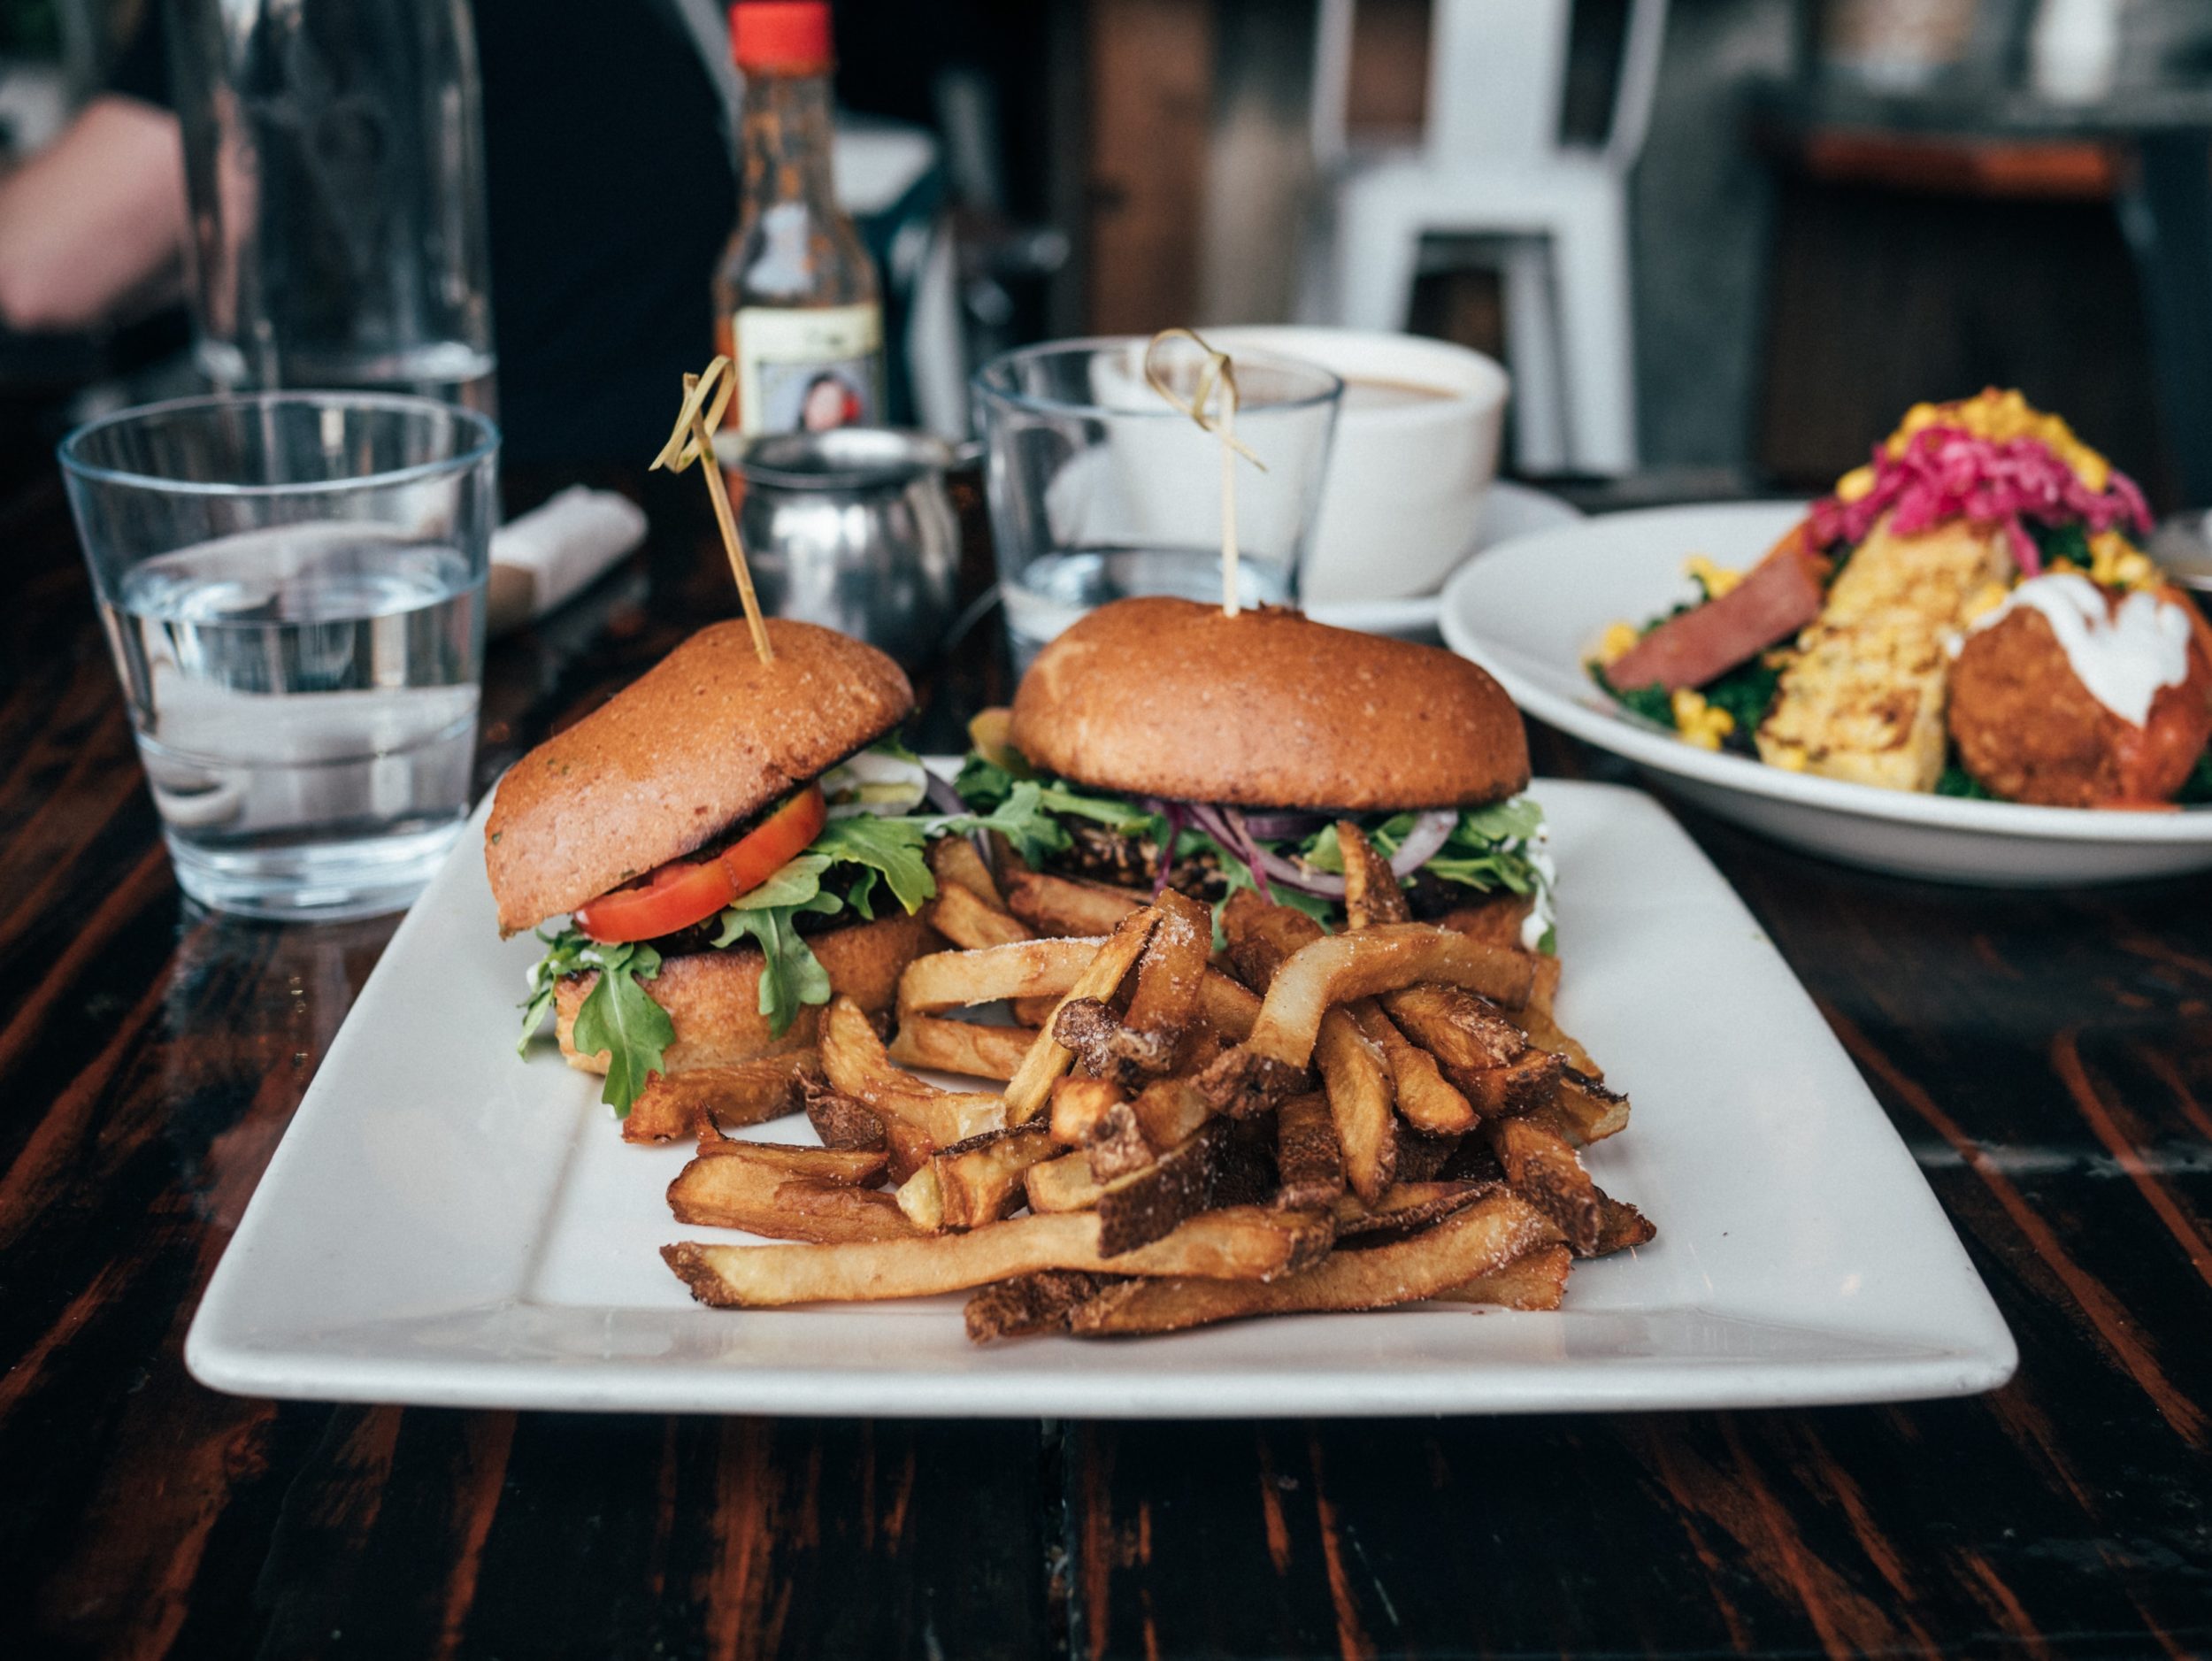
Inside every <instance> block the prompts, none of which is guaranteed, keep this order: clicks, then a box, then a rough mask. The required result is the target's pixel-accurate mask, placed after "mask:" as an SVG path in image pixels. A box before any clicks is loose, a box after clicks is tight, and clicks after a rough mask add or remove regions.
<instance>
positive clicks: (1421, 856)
mask: <svg viewBox="0 0 2212 1661" xmlns="http://www.w3.org/2000/svg"><path fill="white" fill-rule="evenodd" d="M1458 823H1459V815H1458V813H1457V812H1456V811H1454V810H1452V809H1450V808H1436V809H1432V811H1429V812H1426V813H1424V814H1422V815H1421V817H1420V818H1419V819H1416V820H1415V821H1414V825H1413V828H1412V830H1411V831H1409V832H1408V833H1407V835H1406V839H1405V841H1404V842H1401V843H1400V844H1399V845H1398V851H1397V852H1396V853H1394V854H1393V855H1391V856H1390V869H1391V871H1392V872H1393V873H1395V874H1396V875H1397V876H1398V877H1400V878H1401V879H1402V878H1406V877H1409V876H1411V875H1412V874H1413V873H1415V872H1417V871H1418V870H1419V869H1420V868H1421V867H1422V866H1423V865H1426V864H1428V862H1429V861H1430V860H1432V859H1433V858H1435V857H1436V856H1437V855H1438V854H1439V853H1440V852H1441V851H1442V850H1443V847H1444V844H1445V843H1446V842H1449V841H1451V839H1452V827H1454V826H1455V825H1457V824H1458Z"/></svg>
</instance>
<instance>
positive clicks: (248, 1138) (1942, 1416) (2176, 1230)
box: [0, 481, 2212, 1661]
mask: <svg viewBox="0 0 2212 1661" xmlns="http://www.w3.org/2000/svg"><path fill="white" fill-rule="evenodd" d="M686 482H688V481H686ZM531 494H532V492H530V491H528V490H526V489H523V488H518V487H511V488H510V494H509V500H510V505H511V507H512V506H520V505H526V504H527V502H528V500H529V499H530V496H531ZM649 507H650V509H651V511H653V513H654V515H655V523H656V527H657V539H656V541H655V542H654V543H653V544H651V545H650V546H649V550H648V553H647V556H646V557H644V558H641V559H640V560H639V561H638V562H636V563H635V564H634V565H633V566H632V567H631V568H629V569H628V570H627V571H626V573H623V574H621V575H619V576H618V577H615V578H613V579H611V580H610V581H608V582H606V583H604V584H603V585H602V586H601V587H600V588H597V589H595V590H594V591H593V593H592V594H591V595H589V596H587V597H586V598H585V599H583V600H582V601H580V603H579V604H577V605H576V606H575V607H573V608H572V609H571V610H570V611H567V612H565V613H564V614H562V615H560V616H559V617H557V618H556V619H553V620H551V621H550V622H549V623H548V624H546V625H544V626H542V627H540V628H539V629H538V630H536V631H535V632H534V633H532V634H528V635H526V636H525V637H522V638H519V639H517V640H513V641H510V642H505V643H503V644H502V645H500V646H499V647H497V648H496V649H495V650H494V652H493V654H492V657H491V660H490V665H489V671H488V681H487V712H486V737H485V743H484V749H483V756H482V758H481V773H480V779H482V780H484V781H488V780H489V778H490V777H491V776H492V775H493V774H494V773H495V771H496V769H497V768H498V767H499V766H501V765H503V763H504V762H505V761H506V760H507V759H509V758H511V757H512V756H513V755H514V754H515V753H517V751H518V749H519V748H520V747H522V746H525V745H526V744H527V743H529V742H533V741H534V740H536V739H537V738H539V737H540V736H541V735H542V734H545V733H546V732H547V731H548V730H549V728H550V727H554V726H556V725H557V724H559V723H560V722H562V721H564V720H565V719H572V718H573V717H574V716H575V715H576V714H577V713H578V712H580V711H582V710H584V709H585V708H588V706H589V705H590V704H592V703H593V702H594V701H595V699H597V698H599V697H601V696H604V695H605V694H606V692H607V691H609V690H610V689H611V688H613V687H615V686H616V685H618V684H619V683H620V682H621V681H624V680H625V679H626V678H627V677H629V676H630V675H631V674H633V673H635V672H636V671H638V670H640V669H641V668H642V667H644V666H645V665H646V664H647V663H648V662H649V661H650V660H651V659H652V658H653V657H655V656H656V655H657V653H658V652H659V651H661V650H664V648H665V647H666V646H667V645H668V644H669V643H670V642H672V641H673V640H674V639H675V638H677V637H678V636H679V635H680V633H681V632H682V631H683V630H684V629H685V628H686V627H687V626H690V625H692V624H695V623H696V622H698V621H701V620H703V619H705V618H706V617H707V616H710V615H713V614H717V613H719V612H721V611H726V609H727V602H726V597H725V596H726V587H724V586H722V584H723V581H724V580H723V579H721V578H719V577H718V573H717V570H716V565H715V563H714V560H713V558H712V557H711V555H710V554H703V551H702V550H701V548H700V546H699V544H698V542H697V541H696V540H695V539H696V534H697V532H698V529H699V524H698V519H697V516H696V514H695V512H693V511H691V504H689V502H688V499H687V497H686V498H681V499H680V498H678V497H674V496H659V497H656V498H653V499H651V500H650V501H649ZM0 558H4V559H5V561H6V569H7V572H8V575H9V577H10V579H11V581H10V595H11V603H10V604H8V605H7V606H6V607H5V608H0V952H4V961H5V963H6V964H7V965H9V968H10V971H11V977H10V984H9V992H10V996H8V998H7V999H6V1002H5V1004H4V1006H0V1365H4V1368H5V1371H4V1373H0V1656H6V1657H18V1656H46V1655H54V1656H94V1655H112V1656H130V1657H151V1656H157V1655H165V1654H166V1655H180V1656H186V1655H189V1656H212V1657H242V1656H247V1655H257V1656H266V1657H295V1656H319V1655H330V1656H361V1657H377V1658H379V1661H386V1658H388V1657H415V1656H437V1657H452V1656H468V1657H503V1658H511V1657H530V1656H566V1655H574V1656H584V1657H660V1656H694V1655H697V1656H716V1657H721V1656H752V1655H764V1654H778V1655H820V1656H873V1655H901V1656H916V1657H1000V1656H1003V1657H1041V1656H1052V1655H1070V1656H1079V1657H1107V1656H1132V1657H1135V1656H1145V1657H1150V1656H1181V1655H1192V1654H1206V1655H1224V1656H1326V1655H1342V1656H1346V1657H1356V1656H1367V1655H1378V1656H1379V1655H1408V1656H1425V1657H1426V1656H1472V1655H1484V1656H1518V1655H1536V1654H1542V1655H1547V1656H1549V1655H1562V1654H1566V1655H1577V1656H1582V1655H1617V1654H1629V1653H1634V1654H1663V1655H1669V1656H1681V1655H1706V1654H1715V1653H1725V1652H1737V1651H1747V1652H1754V1653H1757V1654H1761V1655H1801V1654H1817V1653H1826V1654H1831V1655H1839V1654H1846V1653H1852V1652H1858V1651H1866V1650H1875V1651H1884V1652H1906V1653H1916V1654H1919V1653H1925V1654H1935V1653H1943V1654H1985V1653H1986V1654H1995V1653H2011V1652H2017V1653H2020V1654H2023V1655H2031V1656H2041V1655H2060V1656H2087V1655H2112V1656H2156V1655H2175V1656H2177V1655H2185V1654H2190V1653H2193V1652H2198V1651H2200V1650H2212V1455H2208V1451H2207V1443H2208V1439H2212V883H2207V882H2204V881H2184V882H2170V883H2162V884H2147V885H2143V886H2139V887H2134V888H2116V889H2105V890H2096V891H2084V892H2080V893H2063V894H1997V893H1977V892H1972V891H1968V890H1960V889H1947V888H1933V887H1926V886H1922V885H1917V884H1914V883H1909V882H1902V881H1893V880H1885V879H1882V878H1879V877H1873V876H1866V875H1860V874H1856V873H1851V872H1847V871H1843V870H1839V869H1837V868H1834V867H1832V866H1828V865H1821V864H1818V863H1816V862H1814V861H1812V860H1809V859H1806V858H1802V857H1799V856H1797V855H1795V854H1792V853H1788V852H1785V851H1783V850H1778V849H1776V848H1774V847H1771V846H1769V845H1768V844H1766V843H1763V842H1759V841H1756V840H1755V839H1753V838H1751V837H1749V836H1747V835H1744V834H1740V833H1739V832H1736V831H1732V830H1730V829H1728V828H1726V827H1722V826H1719V825H1717V824H1714V823H1712V822H1710V821H1708V820H1703V819H1695V818H1689V819H1688V823H1689V824H1690V826H1691V828H1692V830H1693V831H1694V834H1696V836H1697V838H1698V840H1699V841H1700V842H1701V843H1702V844H1703V846H1704V847H1705V848H1706V849H1707V850H1709V852H1710V853H1711V854H1712V856H1713V857H1714V858H1715V859H1716V860H1717V862H1718V863H1719V865H1720V866H1721V868H1722V869H1723V870H1724V872H1725V873H1727V874H1728V876H1729V878H1730V880H1732V881H1733V882H1734V883H1735V885H1736V887H1737V888H1738V889H1739V890H1740V892H1741V893H1742V894H1743V896H1745V898H1746V899H1747V901H1749V903H1750V904H1751V906H1752V908H1753V909H1754V910H1755V911H1756V912H1757V913H1758V914H1759V917H1760V919H1762V921H1763V923H1764V925H1765V927H1766V928H1767V929H1768V931H1769V932H1770V934H1771V935H1772V937H1773V938H1774V940H1775V941H1776V942H1777V943H1778V945H1779V946H1780V947H1781V949H1782V950H1783V951H1784V952H1785V953H1786V955H1787V957H1789V960H1790V962H1791V963H1792V965H1793V966H1794V967H1795V969H1796V970H1797V972H1798V973H1799V974H1800V975H1801V977H1802V978H1803V979H1804V980H1805V982H1806V984H1807V985H1808V986H1809V987H1810V988H1811V989H1812V991H1813V994H1814V996H1816V998H1818V999H1819V1001H1820V1004H1821V1006H1822V1008H1823V1009H1824V1011H1826V1012H1827V1015H1828V1018H1829V1019H1830V1020H1831V1021H1832V1024H1833V1025H1834V1027H1835V1029H1836V1031H1837V1033H1838V1034H1839V1036H1840V1037H1841V1038H1842V1040H1843V1042H1845V1044H1846V1045H1847V1047H1848V1049H1849V1050H1850V1052H1851V1054H1852V1055H1853V1056H1854V1057H1855V1058H1856V1059H1857V1061H1858V1063H1859V1065H1860V1066H1861V1068H1862V1069H1863V1071H1864V1072H1865V1073H1866V1076H1867V1078H1868V1079H1869V1080H1870V1082H1871V1083H1872V1085H1873V1088H1874V1089H1875V1091H1876V1093H1877V1094H1878V1096H1880V1098H1881V1100H1882V1103H1883V1104H1884V1106H1885V1107H1886V1109H1887V1110H1888V1111H1889V1112H1890V1114H1891V1115H1892V1117H1893V1119H1894V1120H1895V1121H1896V1125H1897V1128H1898V1130H1899V1132H1900V1133H1901V1134H1902V1135H1903V1136H1904V1138H1905V1139H1906V1141H1907V1142H1909V1144H1910V1145H1911V1147H1912V1149H1913V1150H1914V1151H1915V1153H1916V1156H1917V1157H1918V1158H1919V1161H1920V1164H1921V1166H1922V1168H1923V1169H1924V1171H1925V1173H1926V1174H1927V1177H1928V1180H1929V1181H1930V1182H1931V1183H1932V1185H1933V1186H1934V1188H1935V1191H1936V1193H1937V1194H1938V1196H1939V1197H1940V1198H1941V1200H1942V1202H1943V1204H1944V1206H1945V1207H1946V1209H1947V1211H1948V1212H1949V1214H1950V1217H1951V1219H1952V1221H1953V1223H1954V1224H1955V1226H1956V1227H1957V1229H1958V1231H1959V1233H1960V1234H1961V1235H1962V1237H1963V1239H1964V1240H1965V1242H1966V1244H1967V1247H1968V1249H1969V1250H1970V1252H1971V1254H1972V1256H1973V1259H1974V1262H1975V1264H1976V1265H1977V1267H1978V1269H1979V1270H1980V1272H1981V1273H1982V1275H1983V1277H1984V1278H1985V1280H1987V1281H1988V1283H1989V1286H1990V1288H1991V1289H1992V1291H1993V1292H1994V1294H1995V1295H1996V1297H1997V1301H1998V1303H2000V1304H2001V1306H2002V1308H2003V1310H2004V1312H2005V1315H2006V1318H2007V1319H2008V1320H2009V1321H2010V1322H2011V1324H2012V1328H2013V1331H2014V1333H2015V1334H2016V1335H2017V1337H2018V1339H2019V1342H2020V1350H2021V1367H2020V1373H2019V1376H2018V1378H2017V1379H2016V1380H2015V1381H2014V1383H2013V1384H2012V1385H2010V1386H2009V1387H2008V1388H2006V1389H2004V1390H2002V1391H2001V1392H1999V1393H1998V1394H1996V1395H1994V1396H1986V1397H1983V1398H1980V1399H1978V1400H1971V1401H1955V1402H1939V1403H1926V1404H1922V1405H1898V1406H1886V1407H1866V1408H1837V1409H1827V1410H1822V1411H1802V1412H1755V1413H1754V1412H1747V1413H1691V1414H1674V1415H1660V1414H1653V1415H1616V1416H1603V1417H1586V1418H1574V1419H1565V1418H1561V1419H1454V1420H1417V1421H1411V1422H1403V1423H1374V1422H1352V1423H1310V1422H1309V1423H1268V1422H1260V1423H1245V1424H1238V1423H1208V1424H1195V1425H1190V1424H1079V1423H1071V1422H1046V1423H1038V1422H1035V1421H1025V1422H1014V1423H980V1424H959V1423H955V1424H941V1423H902V1422H895V1421H887V1420H885V1421H877V1422H873V1423H849V1422H837V1421H827V1422H817V1421H810V1420H781V1421H777V1420H766V1419H697V1418H686V1419H652V1418H618V1417H609V1418H586V1417H575V1416H562V1415H553V1414H515V1413H488V1412H455V1411H425V1410H417V1409H404V1410H403V1409H400V1408H396V1407H330V1406H319V1405H312V1404H306V1403H270V1402H255V1401H241V1400H234V1399H232V1398H229V1397H227V1396H217V1395H215V1394H213V1393H211V1392H210V1391H208V1390H205V1389H203V1388H200V1387H199V1386H198V1385H197V1384H196V1383H194V1382H193V1381H192V1380H191V1379H190V1378H189V1377H188V1376H187V1374H186V1373H185V1371H184V1365H183V1362H182V1358H181V1352H182V1347H183V1342H184V1334H185V1329H186V1327H187V1326H188V1323H189V1322H190V1320H191V1319H192V1313H193V1310H194V1308H195V1306H196V1303H197V1301H198V1299H199V1296H200V1293H201V1289H202V1288H204V1286H205V1285H206V1283H207V1277H208V1275H209V1273H210V1272H211V1270H212V1269H213V1267H214V1266H215V1263H216V1261H217V1259H218V1258H219V1257H220V1256H221V1255H222V1252H223V1249H224V1246H225V1243H226V1242H227V1241H228V1239H229V1238H230V1235H231V1232H232V1230H233V1228H234V1227H235V1225H236V1223H237V1220H238V1218H239V1215H240V1212H241V1211H242V1209H243V1207H244V1206H245V1203H246V1201H247V1199H248V1197H249V1196H250V1195H251V1193H252V1192H253V1188H254V1184H255V1182H256V1180H257V1178H258V1177H259V1175H260V1173H261V1171H262V1169H263V1167H264V1165H265V1162H266V1161H267V1159H268V1157H269V1155H270V1152H271V1150H273V1149H274V1147H275V1146H276V1143H277V1141H278V1138H279V1137H280V1136H281V1135H282V1134H283V1133H284V1129H285V1126H286V1124H287V1122H288V1120H289V1119H290V1117H291V1115H292V1112H293V1111H294V1109H295V1108H296V1106H297V1104H298V1103H299V1100H300V1096H301V1093H302V1092H303V1090H304V1089H305V1088H306V1086H307V1083H308V1080H310V1079H311V1078H312V1077H313V1076H314V1073H315V1069H316V1066H317V1065H318V1064H319V1062H320V1061H321V1059H322V1057H323V1055H324V1053H325V1052H326V1050H327V1048H328V1046H329V1043H330V1041H331V1038H332V1036H333V1035H334V1034H335V1033H336V1031H337V1030H338V1026H339V1023H340V1022H341V1021H342V1019H344V1018H345V1014H346V1011H347V1009H348V1007H349V1005H350V1004H351V1003H352V1001H353V998H354V996H355V995H356V993H357V991H358V990H359V988H360V986H361V983H362V981H363V980H364V979H365V977H366V975H367V974H368V973H369V970H370V968H371V966H372V965H373V964H374V963H375V961H376V958H377V955H378V953H379V951H380V950H381V949H382V948H383V946H384V944H385V942H386V941H387V940H388V938H389V937H390V934H391V929H392V925H391V923H390V922H389V921H384V922H373V923H362V924H354V925H345V926H339V927H326V928H273V927H257V926H250V925H242V924H237V923H228V922H224V921H220V920H217V919H211V918H209V917H207V916H204V915H202V914H199V913H197V912H196V911H192V910H191V909H190V908H188V907H187V906H186V905H184V904H182V903H181V902H180V898H179V896H178V893H177V889H176V887H175V884H174V882H173V880H172V879H171V876H170V873H169V868H168V865H167V864H166V863H165V858H164V857H163V854H162V851H161V848H160V845H159V842H158V839H157V827H156V824H155V819H154V811H153V808H152V806H151V804H150V802H149V800H148V798H147V796H146V792H145V789H144V788H143V785H142V781H141V777H140V774H139V770H138V766H137V763H136V761H135V760H134V757H133V754H132V749H131V740H130V734H129V733H128V731H127V727H126V725H125V719H124V713H123V709H122V705H121V703H120V701H119V696H118V695H117V691H116V688H115V684H114V681H113V677H112V674H111V671H110V668H109V665H108V659H107V656H106V653H105V650H104V647H103V644H102V642H101V637H100V634H99V631H98V628H97V627H96V623H95V621H94V618H93V613H92V609H91V606H90V604H89V601H88V596H87V592H86V588H85V585H84V582H83V580H82V577H81V573H80V572H79V569H78V566H77V562H76V558H75V552H74V542H73V537H72V535H71V533H70V531H69V528H68V525H67V521H66V516H65V511H64V508H63V504H62V502H61V499H60V495H59V491H58V488H57V487H54V486H51V485H41V486H38V487H36V488H32V489H30V490H29V491H27V493H19V494H17V495H15V496H12V497H10V498H8V499H6V500H5V501H4V503H0ZM986 658H987V654H985V653H982V652H980V651H977V650H971V651H970V652H969V653H967V654H966V655H965V656H964V658H963V662H962V665H961V667H960V670H959V673H947V674H940V675H938V676H935V677H933V681H932V694H933V697H932V702H933V706H934V709H933V729H932V730H930V731H929V732H927V733H926V742H934V743H940V744H941V743H944V742H949V739H948V737H947V736H946V734H947V733H948V731H956V719H954V718H955V716H956V713H957V711H956V706H957V705H958V704H961V703H962V702H964V701H970V700H972V699H973V698H974V697H976V696H986V695H987V693H988V691H989V685H988V682H989V680H990V676H989V672H988V665H987V661H986ZM1537 736H1538V739H1539V746H1540V756H1541V757H1542V758H1543V761H1544V763H1545V764H1546V766H1547V768H1548V770H1550V771H1555V772H1571V773H1587V772H1592V771H1598V770H1599V769H1598V768H1597V766H1596V764H1595V763H1594V760H1593V758H1592V757H1590V756H1589V755H1588V754H1587V753H1586V752H1583V751H1580V750H1577V749H1576V748H1575V747H1573V746H1571V745H1570V744H1567V743H1566V742H1563V741H1561V740H1559V739H1558V738H1557V737H1556V736H1555V735H1551V734H1541V733H1540V734H1538V735H1537ZM1686 817H1687V816H1686ZM1570 973H1571V969H1570ZM487 1042H490V1039H489V1038H488V1039H487ZM1345 1342H1348V1343H1357V1342H1359V1336H1358V1323H1357V1322H1356V1320H1353V1319H1348V1320H1347V1321H1346V1323H1345Z"/></svg>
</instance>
